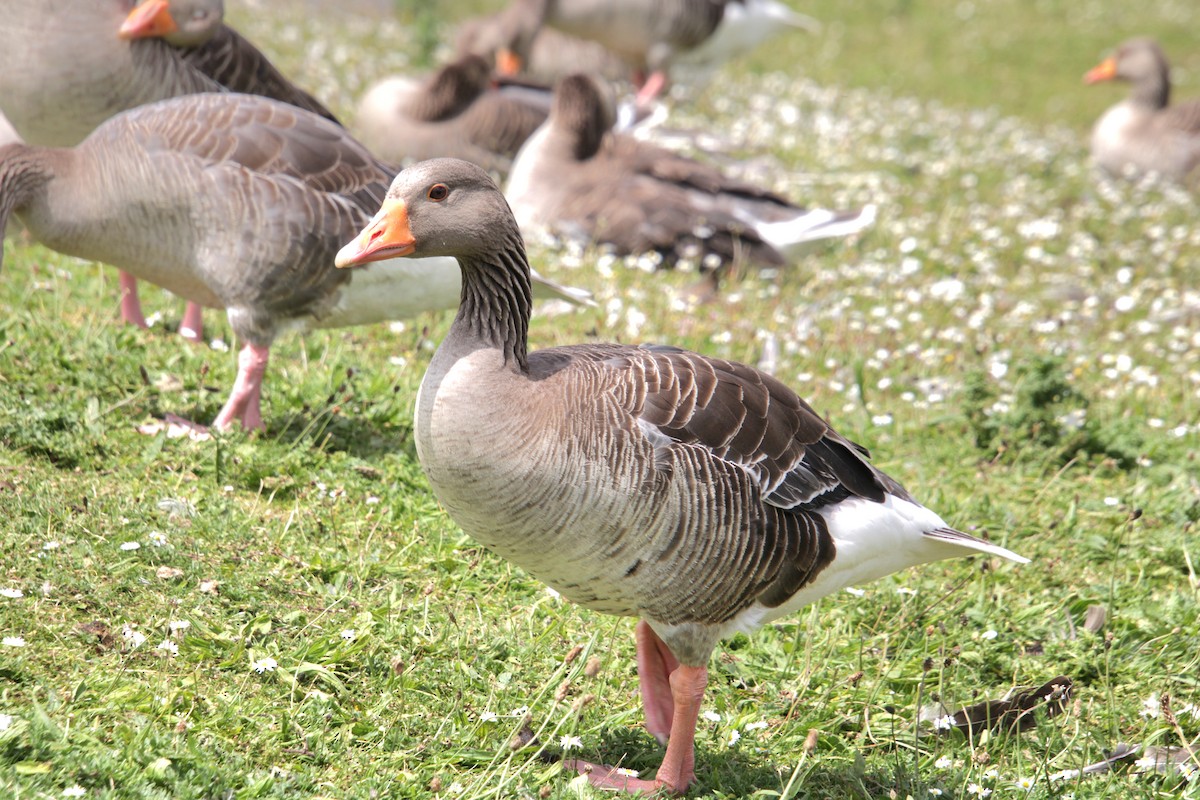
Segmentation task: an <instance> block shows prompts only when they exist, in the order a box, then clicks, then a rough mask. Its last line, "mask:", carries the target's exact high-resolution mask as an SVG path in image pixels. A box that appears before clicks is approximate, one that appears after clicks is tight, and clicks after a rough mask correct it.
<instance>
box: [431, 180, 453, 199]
mask: <svg viewBox="0 0 1200 800" xmlns="http://www.w3.org/2000/svg"><path fill="white" fill-rule="evenodd" d="M426 196H427V197H428V198H429V199H430V200H434V201H440V200H445V199H446V198H447V197H449V196H450V187H449V186H447V185H446V184H444V183H435V184H434V185H433V186H430V187H429V191H428V192H426Z"/></svg>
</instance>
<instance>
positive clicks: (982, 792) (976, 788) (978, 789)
mask: <svg viewBox="0 0 1200 800" xmlns="http://www.w3.org/2000/svg"><path fill="white" fill-rule="evenodd" d="M991 793H992V790H991V789H989V788H987V787H986V786H980V785H979V784H978V783H968V784H967V794H973V795H975V796H976V797H987V796H988V795H989V794H991Z"/></svg>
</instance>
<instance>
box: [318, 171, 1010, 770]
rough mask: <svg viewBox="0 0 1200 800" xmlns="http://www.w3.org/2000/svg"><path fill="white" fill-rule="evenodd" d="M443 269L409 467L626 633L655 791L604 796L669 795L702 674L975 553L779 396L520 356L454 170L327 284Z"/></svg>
mask: <svg viewBox="0 0 1200 800" xmlns="http://www.w3.org/2000/svg"><path fill="white" fill-rule="evenodd" d="M397 256H408V257H416V258H427V257H444V256H452V257H454V258H457V259H458V265H459V267H460V269H461V271H462V278H463V299H462V304H461V305H460V306H459V310H458V315H457V316H456V317H455V318H454V323H453V325H452V326H451V328H450V332H449V333H448V334H447V336H446V338H445V340H444V341H443V342H442V344H441V346H440V347H439V348H438V350H437V352H436V354H435V355H434V357H433V359H432V360H431V361H430V363H429V368H428V370H427V372H426V374H425V378H424V380H423V381H422V383H421V390H420V393H419V395H418V398H417V407H416V422H415V441H416V446H417V455H418V457H419V458H420V460H421V464H422V466H423V467H424V469H425V472H426V474H427V475H428V477H429V483H430V486H431V487H432V488H433V491H434V493H435V494H436V495H437V497H438V500H439V501H440V502H441V503H442V504H443V505H444V506H445V507H446V510H447V511H448V512H449V514H450V516H451V517H453V518H454V520H455V521H456V522H457V523H458V524H459V525H461V526H462V528H463V530H464V531H465V532H466V533H468V534H470V535H471V536H473V537H474V538H476V539H477V540H479V541H480V542H481V543H482V544H484V545H485V546H487V547H489V548H490V549H492V550H494V551H495V552H496V553H497V554H499V555H501V556H503V557H505V558H507V559H510V560H512V561H513V562H514V563H516V564H518V565H519V566H521V567H522V568H523V569H525V570H527V571H528V572H530V573H531V574H532V575H534V576H536V577H537V578H539V579H540V580H543V581H545V582H546V583H548V584H549V585H551V586H553V587H554V588H555V589H557V590H558V591H559V592H561V593H562V595H563V596H565V597H567V598H570V599H571V600H573V601H574V602H577V603H580V604H582V605H585V606H587V607H588V608H592V609H595V610H597V611H601V612H604V613H609V614H618V615H626V616H634V617H638V618H640V621H639V622H638V624H637V649H638V659H637V665H638V676H639V682H640V684H641V692H642V699H643V704H644V706H645V710H646V716H647V727H648V728H649V730H650V732H651V733H653V734H654V735H655V736H656V737H657V738H658V739H659V740H660V741H664V742H666V743H667V751H666V755H665V757H664V759H663V762H662V765H661V766H660V767H659V769H658V774H657V776H656V777H655V778H654V779H653V780H647V779H637V778H628V777H625V775H623V774H622V773H621V772H618V771H617V770H614V769H612V768H609V767H605V766H602V765H598V764H592V763H588V762H584V761H572V762H568V765H567V766H568V768H569V769H577V770H579V771H580V772H581V773H587V774H588V775H589V780H590V781H591V782H592V783H594V784H597V785H599V786H603V787H608V788H616V789H625V790H628V791H631V792H632V791H640V792H646V793H652V792H655V791H657V790H659V789H666V790H668V791H671V792H683V791H684V790H686V789H687V787H688V785H689V784H690V783H691V782H692V780H693V778H694V770H693V764H694V746H693V742H694V736H695V727H696V717H697V714H698V712H699V710H700V704H701V701H702V699H703V694H704V689H705V685H706V683H707V669H706V666H705V665H706V664H707V663H708V660H709V657H710V655H711V653H712V651H713V648H714V647H715V646H716V644H717V642H718V641H719V640H720V639H722V638H724V637H726V636H729V635H731V634H733V633H735V632H738V631H745V632H749V631H752V630H754V629H755V628H758V627H759V626H761V625H763V624H765V623H767V622H769V621H771V620H773V619H775V618H777V617H780V616H782V615H784V614H788V613H791V612H792V611H795V610H796V609H798V608H799V607H801V606H803V605H805V604H807V603H810V602H813V601H814V600H816V599H817V598H819V597H822V596H824V595H827V594H829V593H831V592H834V591H837V590H839V589H841V588H843V587H845V586H848V585H850V584H855V583H861V582H864V581H868V580H872V579H874V578H878V577H880V576H883V575H887V574H888V573H891V572H894V571H896V570H900V569H904V568H906V567H909V566H913V565H916V564H921V563H924V562H928V561H934V560H938V559H943V558H950V557H953V556H966V555H972V554H976V553H983V554H987V555H994V556H1000V557H1003V558H1007V559H1011V560H1013V561H1018V562H1024V561H1026V559H1024V558H1022V557H1021V556H1019V555H1017V554H1016V553H1013V552H1011V551H1009V550H1006V549H1005V548H1003V547H999V546H997V545H994V544H991V543H989V542H985V541H982V540H980V539H977V538H974V537H972V536H969V535H967V534H965V533H961V532H959V531H957V530H954V529H952V528H951V527H950V526H949V525H947V524H946V522H945V521H943V520H942V519H941V518H940V517H939V516H938V515H937V514H935V513H934V512H932V511H930V510H928V509H926V508H924V507H923V506H921V505H920V504H918V503H917V502H916V501H915V500H914V499H913V498H912V497H911V496H910V495H909V494H908V493H907V492H906V491H905V490H904V489H903V488H902V487H901V486H900V484H898V483H897V482H896V481H895V480H893V479H891V478H889V477H888V476H887V475H885V474H884V473H882V472H880V471H879V470H878V469H876V468H875V467H873V466H872V465H871V464H870V462H869V461H868V460H867V453H866V451H865V450H864V449H863V448H862V447H860V446H858V445H856V444H855V443H854V442H852V441H850V440H849V439H846V438H844V437H843V436H841V435H839V434H838V433H836V432H835V431H834V430H833V429H831V428H830V427H829V425H828V424H827V423H826V422H825V421H824V420H823V419H821V417H820V416H818V415H817V414H816V412H814V411H813V410H812V408H810V407H809V406H808V404H806V403H805V402H804V401H803V400H802V399H800V398H799V397H798V396H797V395H796V394H795V393H794V392H792V391H791V390H790V389H788V388H787V386H785V385H784V384H783V383H781V382H780V381H778V380H776V379H775V378H773V377H771V376H770V375H767V374H765V373H763V372H760V371H759V370H757V369H755V368H753V367H750V366H746V365H745V364H739V363H735V362H730V361H724V360H720V359H715V358H708V357H705V356H703V355H699V354H697V353H691V352H688V351H686V350H680V349H678V348H674V347H662V346H640V347H638V346H630V345H620V344H583V345H574V346H568V347H554V348H550V349H546V350H539V351H535V352H532V353H531V352H528V349H527V330H528V323H529V311H530V300H529V296H530V285H529V275H530V273H529V263H528V261H527V259H526V255H525V248H524V245H523V244H522V240H521V233H520V230H519V228H518V227H517V223H516V220H515V219H514V217H513V215H512V212H511V211H510V210H509V208H508V205H507V203H506V202H505V199H504V196H503V195H502V194H501V193H500V191H499V189H497V188H496V186H495V185H494V184H493V183H492V181H491V179H490V178H489V177H488V176H487V174H485V173H484V172H483V171H482V170H480V169H479V168H478V167H476V166H474V165H471V164H469V163H467V162H464V161H458V160H454V159H437V160H433V161H427V162H423V163H421V164H417V165H415V166H413V167H411V168H409V169H407V170H405V171H404V172H402V173H400V174H399V175H398V176H397V177H396V179H395V181H394V182H393V183H392V186H391V188H390V189H389V190H388V193H387V198H386V199H385V200H384V202H383V206H382V208H381V209H380V211H379V213H378V214H377V215H376V216H375V218H374V219H373V220H372V221H371V223H370V225H369V226H367V228H366V229H365V230H364V231H363V232H362V233H361V234H360V235H359V236H358V237H357V238H355V239H354V240H353V241H351V242H350V243H349V244H347V245H346V246H345V247H344V248H343V249H342V251H341V252H340V253H339V254H338V256H337V264H338V266H339V267H359V266H362V265H364V264H368V263H371V262H374V261H375V260H377V259H391V258H395V257H397Z"/></svg>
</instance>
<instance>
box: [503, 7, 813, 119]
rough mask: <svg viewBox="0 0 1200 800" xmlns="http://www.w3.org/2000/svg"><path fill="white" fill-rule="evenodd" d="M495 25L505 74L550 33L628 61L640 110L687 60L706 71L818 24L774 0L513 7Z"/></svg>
mask: <svg viewBox="0 0 1200 800" xmlns="http://www.w3.org/2000/svg"><path fill="white" fill-rule="evenodd" d="M496 25H497V28H498V33H497V34H496V38H497V39H499V40H500V41H502V42H504V43H505V44H506V46H505V47H502V48H501V49H500V51H499V53H498V56H497V65H498V67H499V68H500V70H501V71H502V72H505V73H511V72H514V71H518V70H520V69H521V68H522V67H523V65H524V63H525V62H526V61H528V60H529V58H530V53H531V52H532V49H533V43H534V41H535V38H536V37H537V35H538V33H539V31H540V30H541V29H542V28H543V26H549V27H553V28H557V29H558V30H561V31H563V32H564V33H567V34H570V35H572V36H576V37H579V38H582V39H590V40H593V41H596V42H599V43H600V44H602V45H604V47H605V48H606V49H608V50H609V51H610V52H612V53H614V54H616V55H617V56H618V57H619V58H621V59H622V60H623V61H625V62H626V63H627V64H628V65H629V67H630V68H631V69H632V70H633V74H634V83H636V84H637V85H638V87H639V89H638V94H637V101H638V104H639V105H645V104H647V103H649V102H650V101H652V100H653V99H654V98H655V97H657V96H658V95H659V94H660V93H661V92H662V91H663V89H664V88H666V85H667V81H668V78H667V73H668V71H669V70H670V69H671V66H672V64H674V63H675V62H676V61H678V60H680V59H683V58H685V57H686V55H687V54H688V53H691V52H693V51H696V50H698V49H700V52H699V53H697V54H696V55H695V56H694V59H695V60H694V62H693V65H694V66H695V67H697V68H700V69H705V68H706V66H705V65H709V66H711V65H714V64H718V63H723V61H724V60H725V59H728V58H733V57H735V56H737V55H740V54H741V53H743V52H746V51H747V50H748V49H753V47H755V46H757V45H758V44H761V43H762V42H763V41H765V40H766V39H767V38H769V37H770V36H771V35H773V34H775V33H778V32H779V31H782V30H785V29H786V27H788V26H792V27H803V28H808V29H812V28H813V27H814V26H815V22H814V21H813V20H811V19H810V18H808V17H805V16H804V15H802V14H798V13H796V12H794V11H792V10H791V9H789V8H787V6H785V5H783V4H782V3H780V2H779V1H778V0H512V2H511V3H510V4H509V6H508V7H507V8H506V9H505V10H504V11H503V12H501V14H500V15H499V21H498V22H497V23H496ZM705 45H707V48H706V49H701V48H705ZM575 71H580V68H576V70H575Z"/></svg>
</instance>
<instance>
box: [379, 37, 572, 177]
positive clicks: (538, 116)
mask: <svg viewBox="0 0 1200 800" xmlns="http://www.w3.org/2000/svg"><path fill="white" fill-rule="evenodd" d="M549 104H550V100H549V93H548V92H541V93H534V92H524V91H522V90H521V88H520V87H514V88H513V90H511V91H504V90H501V89H500V88H497V87H495V86H493V84H492V75H491V67H490V66H489V65H488V63H487V61H485V60H484V59H483V58H482V57H480V56H475V55H466V56H463V57H461V58H459V59H457V60H455V61H453V62H451V63H449V64H446V65H445V66H443V67H442V68H441V69H439V70H438V71H437V72H435V73H434V74H433V75H431V76H429V77H428V78H426V79H424V80H415V79H412V78H406V77H401V76H394V77H390V78H385V79H383V80H382V81H379V82H378V83H376V84H374V85H373V86H372V87H371V88H370V89H368V90H367V92H366V93H365V94H364V95H363V98H362V100H361V101H360V102H359V106H358V114H357V116H356V118H355V126H356V130H357V132H358V134H359V136H361V137H362V141H363V143H364V144H365V145H367V147H369V148H371V150H372V151H373V152H375V153H376V154H378V155H379V157H380V158H383V159H385V160H387V161H392V162H395V163H401V162H404V161H406V160H422V159H426V158H434V157H437V156H454V157H456V158H464V159H466V160H468V161H474V162H475V163H476V164H479V165H480V166H482V167H484V168H486V169H492V170H497V171H500V172H507V171H508V168H509V167H510V166H511V164H512V157H513V156H514V155H516V153H517V150H519V149H520V147H521V145H522V144H524V142H525V140H526V139H528V138H529V135H530V134H531V133H533V132H534V131H535V130H537V128H538V126H539V125H541V124H542V123H543V122H544V121H545V120H546V114H547V113H548V111H549Z"/></svg>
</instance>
